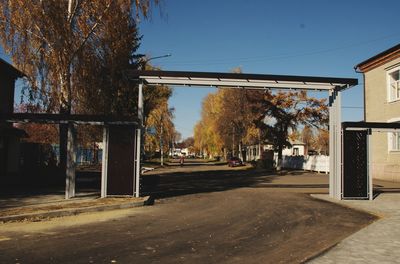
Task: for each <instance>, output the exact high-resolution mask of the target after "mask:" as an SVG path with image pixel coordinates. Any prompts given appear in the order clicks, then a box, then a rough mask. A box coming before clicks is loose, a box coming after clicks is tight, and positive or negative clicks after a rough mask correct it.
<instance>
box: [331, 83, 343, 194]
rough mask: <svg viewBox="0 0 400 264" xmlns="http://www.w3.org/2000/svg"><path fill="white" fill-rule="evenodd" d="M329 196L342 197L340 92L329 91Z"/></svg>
mask: <svg viewBox="0 0 400 264" xmlns="http://www.w3.org/2000/svg"><path fill="white" fill-rule="evenodd" d="M329 196H330V197H332V198H335V199H338V200H340V199H342V131H341V93H340V91H337V90H332V91H330V92H329Z"/></svg>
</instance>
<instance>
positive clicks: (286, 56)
mask: <svg viewBox="0 0 400 264" xmlns="http://www.w3.org/2000/svg"><path fill="white" fill-rule="evenodd" d="M398 35H399V33H397V34H391V35H386V36H383V37H379V38H375V39H372V40H367V41H359V42H355V43H349V44H344V45H342V46H338V47H334V48H329V49H321V50H313V51H306V52H301V53H294V54H293V53H292V54H291V53H286V54H281V55H277V56H271V55H260V56H253V57H238V58H229V59H199V60H189V61H175V62H174V61H169V62H166V63H165V64H168V65H201V64H204V63H206V64H213V65H215V64H229V63H241V62H257V61H259V62H263V61H268V60H281V59H290V58H296V57H303V56H311V55H315V54H321V53H329V52H332V51H337V50H342V49H348V48H354V47H358V46H362V45H367V44H370V43H373V42H376V41H380V40H383V39H389V38H392V37H394V36H396V37H398Z"/></svg>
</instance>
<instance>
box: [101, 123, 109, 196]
mask: <svg viewBox="0 0 400 264" xmlns="http://www.w3.org/2000/svg"><path fill="white" fill-rule="evenodd" d="M108 134H109V127H108V125H104V127H103V153H102V157H101V159H102V163H101V198H104V197H107V170H108V168H107V165H108V140H109V137H108Z"/></svg>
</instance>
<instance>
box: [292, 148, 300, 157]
mask: <svg viewBox="0 0 400 264" xmlns="http://www.w3.org/2000/svg"><path fill="white" fill-rule="evenodd" d="M298 155H299V148H293V156H298Z"/></svg>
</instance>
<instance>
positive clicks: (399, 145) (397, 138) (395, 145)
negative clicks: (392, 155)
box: [389, 132, 400, 151]
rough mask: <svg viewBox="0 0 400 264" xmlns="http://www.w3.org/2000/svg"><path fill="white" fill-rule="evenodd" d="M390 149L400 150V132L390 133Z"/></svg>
mask: <svg viewBox="0 0 400 264" xmlns="http://www.w3.org/2000/svg"><path fill="white" fill-rule="evenodd" d="M389 142H390V150H391V151H400V132H397V133H393V132H392V133H390V141H389Z"/></svg>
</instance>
